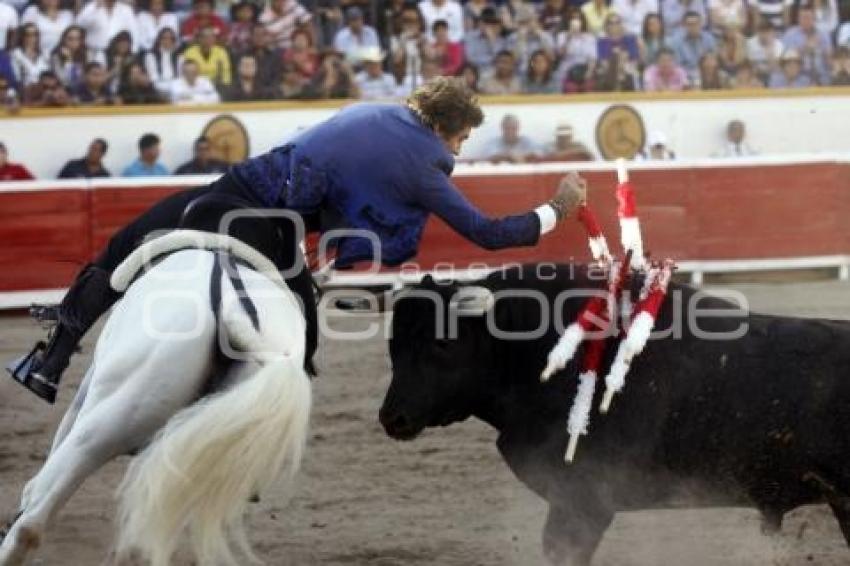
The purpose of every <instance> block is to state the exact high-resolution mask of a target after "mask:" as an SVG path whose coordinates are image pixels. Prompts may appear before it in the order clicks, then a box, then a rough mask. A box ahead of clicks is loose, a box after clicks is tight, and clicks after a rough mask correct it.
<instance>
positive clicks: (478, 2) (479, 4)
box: [431, 0, 492, 34]
mask: <svg viewBox="0 0 850 566" xmlns="http://www.w3.org/2000/svg"><path fill="white" fill-rule="evenodd" d="M488 6H492V4H491V3H490V2H489V1H488V0H467V2H466V3H465V4H464V5H463V32H464V34H467V33H469V32H471V31H472V30H474V29H475V28H477V27H478V22H479V21H480V20H481V12H482V11H483V10H484V8H486V7H488ZM439 21H443V22H445V21H446V20H436V21H435V22H434V23H436V22H439ZM446 26H448V23H446ZM433 31H434V28H433V27H432V28H431V32H432V33H433Z"/></svg>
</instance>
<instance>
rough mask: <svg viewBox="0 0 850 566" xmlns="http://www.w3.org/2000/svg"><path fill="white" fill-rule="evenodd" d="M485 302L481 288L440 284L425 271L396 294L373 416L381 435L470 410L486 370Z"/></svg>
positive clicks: (407, 431) (401, 434) (414, 430)
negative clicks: (385, 378) (387, 362)
mask: <svg viewBox="0 0 850 566" xmlns="http://www.w3.org/2000/svg"><path fill="white" fill-rule="evenodd" d="M492 305H493V294H492V292H491V291H490V290H489V289H487V288H485V287H481V286H460V285H457V284H452V283H449V284H442V285H440V284H436V283H435V282H434V281H433V279H431V278H430V277H426V278H425V280H423V282H422V284H420V285H418V286H417V287H415V288H413V289H411V290H409V291H405V292H403V293H402V294H401V295H400V296H399V297H398V298H397V299H396V300H395V302H394V306H393V324H392V337H391V339H390V344H389V347H390V358H391V360H392V368H393V376H392V382H391V383H390V388H389V391H388V392H387V395H386V398H385V399H384V403H383V406H382V407H381V411H380V414H379V417H380V421H381V424H383V426H384V429H385V430H386V432H387V434H389V435H390V436H391V437H393V438H396V439H400V440H408V439H412V438H414V437H415V436H416V435H418V434H419V433H420V432H421V431H422V430H423V429H424V428H425V427H429V426H446V425H448V424H451V423H453V422H457V421H460V420H463V419H466V418H467V417H469V416H470V415H471V414H472V412H473V411H474V409H475V406H476V403H478V402H480V397H481V394H482V389H484V388H485V387H486V386H485V381H486V379H487V376H488V375H492V370H493V368H492V363H493V358H494V357H493V352H492V345H493V343H492V339H491V337H490V335H489V333H488V332H486V324H485V315H486V314H487V312H488V310H489V309H490V308H492Z"/></svg>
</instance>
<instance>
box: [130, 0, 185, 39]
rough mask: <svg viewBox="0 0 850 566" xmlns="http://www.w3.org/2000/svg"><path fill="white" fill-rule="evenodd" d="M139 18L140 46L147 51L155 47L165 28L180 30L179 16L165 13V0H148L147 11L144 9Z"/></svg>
mask: <svg viewBox="0 0 850 566" xmlns="http://www.w3.org/2000/svg"><path fill="white" fill-rule="evenodd" d="M142 6H144V4H142ZM137 18H138V20H139V45H140V46H141V48H142V49H144V50H146V51H147V50H148V49H150V48H152V47H153V44H154V41H156V37H157V35H159V32H160V31H162V30H163V29H165V28H171V29H174V30H176V29H179V24H178V22H177V16H176V15H175V14H173V13H171V12H166V11H165V0H148V3H147V10H145V9H144V8H143V9H142V11H140V12H139V14H138V16H137Z"/></svg>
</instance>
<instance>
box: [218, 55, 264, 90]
mask: <svg viewBox="0 0 850 566" xmlns="http://www.w3.org/2000/svg"><path fill="white" fill-rule="evenodd" d="M275 94H276V92H275V88H274V87H271V86H265V85H261V84H260V83H259V82H258V81H257V60H256V59H255V58H254V56H253V55H251V54H250V53H246V54H245V55H242V56H240V57H239V59H238V60H237V62H236V79H235V80H234V81H233V83H232V84H231V85H230V86H227V87H224V88H223V89H222V92H221V98H222V99H223V100H225V101H226V102H247V101H251V100H272V99H273V98H275Z"/></svg>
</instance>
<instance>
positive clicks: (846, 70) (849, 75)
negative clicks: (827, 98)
mask: <svg viewBox="0 0 850 566" xmlns="http://www.w3.org/2000/svg"><path fill="white" fill-rule="evenodd" d="M831 78H832V82H831V84H832V85H833V86H850V48H848V47H839V48H838V49H836V50H835V54H834V56H833V58H832V75H831Z"/></svg>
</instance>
